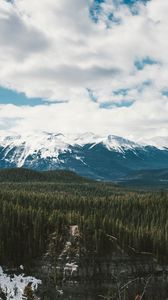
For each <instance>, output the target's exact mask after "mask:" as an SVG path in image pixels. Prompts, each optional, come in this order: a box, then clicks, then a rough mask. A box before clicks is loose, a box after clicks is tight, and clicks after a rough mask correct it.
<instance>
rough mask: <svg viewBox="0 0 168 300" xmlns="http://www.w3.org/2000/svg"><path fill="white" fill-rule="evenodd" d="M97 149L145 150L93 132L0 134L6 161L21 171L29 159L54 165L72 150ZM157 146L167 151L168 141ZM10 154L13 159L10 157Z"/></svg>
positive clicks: (121, 151)
mask: <svg viewBox="0 0 168 300" xmlns="http://www.w3.org/2000/svg"><path fill="white" fill-rule="evenodd" d="M88 144H90V145H91V148H92V147H95V146H96V145H98V144H102V145H104V147H106V148H107V149H108V150H109V151H112V150H113V151H117V152H120V153H124V152H125V151H127V150H133V151H134V150H135V149H136V148H144V146H145V144H144V143H135V142H133V141H130V140H128V139H125V138H122V137H119V136H116V135H108V136H101V135H96V134H94V133H92V132H86V133H82V134H62V133H59V132H58V133H50V132H37V133H34V134H31V133H26V134H20V133H19V134H18V133H9V134H8V135H6V133H5V132H0V147H2V148H3V149H4V150H3V153H4V154H3V155H4V157H3V158H4V159H7V157H10V162H14V163H17V166H18V167H22V166H23V165H24V163H25V161H26V159H27V158H28V157H34V159H35V157H40V158H42V159H46V158H52V160H53V161H55V162H58V163H59V154H60V153H65V152H71V151H72V150H71V147H83V146H84V145H88ZM148 144H151V145H152V144H153V145H154V146H157V147H158V148H159V147H162V148H163V147H166V146H165V145H167V146H168V138H167V140H166V139H165V138H164V139H162V138H158V139H157V141H156V139H155V140H154V142H150V143H148ZM9 154H10V155H9Z"/></svg>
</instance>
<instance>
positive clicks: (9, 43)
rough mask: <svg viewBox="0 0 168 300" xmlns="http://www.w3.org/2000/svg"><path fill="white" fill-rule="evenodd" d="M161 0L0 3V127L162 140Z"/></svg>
mask: <svg viewBox="0 0 168 300" xmlns="http://www.w3.org/2000/svg"><path fill="white" fill-rule="evenodd" d="M167 15H168V1H167V0H149V1H145V0H139V1H138V0H61V1H60V0H43V1H39V0H29V1H27V0H8V1H6V0H1V1H0V130H3V131H4V130H5V131H6V132H8V131H9V132H11V131H12V132H25V133H27V132H32V133H33V132H37V131H50V132H66V133H67V132H68V133H80V132H81V133H83V132H94V133H96V134H101V135H102V134H103V135H106V134H114V135H119V136H124V137H127V138H130V139H134V140H139V139H143V138H144V139H148V138H151V137H155V136H168V38H167V37H168V18H167Z"/></svg>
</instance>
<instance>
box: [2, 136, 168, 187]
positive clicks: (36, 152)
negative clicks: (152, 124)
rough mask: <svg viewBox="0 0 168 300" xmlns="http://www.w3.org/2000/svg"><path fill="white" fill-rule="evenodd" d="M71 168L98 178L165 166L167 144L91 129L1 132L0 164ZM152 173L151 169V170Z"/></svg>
mask: <svg viewBox="0 0 168 300" xmlns="http://www.w3.org/2000/svg"><path fill="white" fill-rule="evenodd" d="M16 167H24V168H29V169H34V170H41V171H42V170H55V169H60V170H64V169H67V170H71V171H74V172H76V173H78V174H80V175H82V176H86V177H90V178H94V179H99V180H116V181H117V180H123V179H127V178H131V176H132V174H133V173H134V172H136V171H142V170H151V169H153V170H155V169H165V168H168V148H167V141H166V139H165V146H164V142H163V139H162V144H161V145H160V146H157V147H156V146H154V145H150V144H149V145H148V144H146V143H136V142H133V141H130V140H128V139H125V138H122V137H118V136H114V135H108V136H106V137H102V136H99V135H95V134H93V133H85V134H78V135H73V134H69V135H63V134H61V133H57V134H54V133H48V132H42V133H39V134H35V135H33V136H32V135H28V134H27V135H20V134H13V133H12V134H9V135H6V134H5V133H1V135H0V168H16ZM150 174H151V175H150V176H152V172H151V173H150Z"/></svg>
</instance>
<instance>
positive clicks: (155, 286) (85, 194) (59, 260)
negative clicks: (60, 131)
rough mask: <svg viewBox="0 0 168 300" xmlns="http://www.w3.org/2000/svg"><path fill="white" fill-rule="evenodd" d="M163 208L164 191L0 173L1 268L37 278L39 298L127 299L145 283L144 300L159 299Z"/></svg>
mask: <svg viewBox="0 0 168 300" xmlns="http://www.w3.org/2000/svg"><path fill="white" fill-rule="evenodd" d="M167 206H168V192H167V191H166V190H163V189H161V190H160V189H158V190H155V191H154V190H153V189H150V188H148V189H146V188H145V189H143V188H141V189H136V188H133V189H132V188H128V187H122V186H119V185H117V184H113V183H109V182H107V183H106V182H99V181H94V180H91V179H87V178H83V177H80V176H78V175H76V174H75V173H73V172H70V171H59V170H58V171H48V172H46V171H44V172H39V171H34V170H27V169H22V168H19V169H5V170H1V171H0V207H1V210H0V218H1V223H0V226H1V228H0V265H1V266H2V267H3V269H4V270H6V269H8V270H12V269H18V267H19V266H20V265H23V266H24V273H25V276H33V278H37V279H38V280H41V282H42V284H41V285H39V288H38V290H37V291H36V292H35V296H34V297H37V298H39V299H40V300H53V299H63V300H67V299H73V300H78V299H82V300H84V299H88V300H97V299H99V298H100V299H101V297H100V296H102V297H104V298H105V299H110V298H109V297H113V298H114V299H116V300H117V299H124V300H125V299H126V300H131V299H133V300H134V298H135V296H136V294H137V293H138V292H139V291H140V293H143V291H144V288H145V286H146V285H147V287H146V290H145V295H146V297H147V299H149V300H156V299H157V300H158V299H161V300H162V299H163V300H165V299H166V297H167V296H168V295H167V285H168V260H167V255H168V248H167V245H168V236H167V232H168V223H167V219H168V215H167V211H168V209H167ZM8 272H9V275H10V276H11V274H12V273H10V271H8ZM22 273H23V272H22V271H20V272H19V274H18V275H19V276H20V274H22ZM15 275H16V274H15ZM119 286H120V288H121V291H120V289H119V290H118V287H119ZM122 287H123V288H122ZM120 292H121V298H119V293H120ZM4 299H5V300H6V299H8V298H4ZM9 299H10V298H9ZM27 299H28V300H29V298H27ZM19 300H20V299H19Z"/></svg>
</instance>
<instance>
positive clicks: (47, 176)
mask: <svg viewBox="0 0 168 300" xmlns="http://www.w3.org/2000/svg"><path fill="white" fill-rule="evenodd" d="M87 181H89V180H87V179H85V178H83V177H81V176H79V175H77V174H76V173H75V172H72V171H68V170H67V171H66V170H52V171H43V172H42V171H36V170H31V169H25V168H13V169H0V182H20V183H23V182H55V183H58V182H64V183H66V182H67V183H68V182H69V183H70V182H76V183H80V182H81V183H83V182H87Z"/></svg>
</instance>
